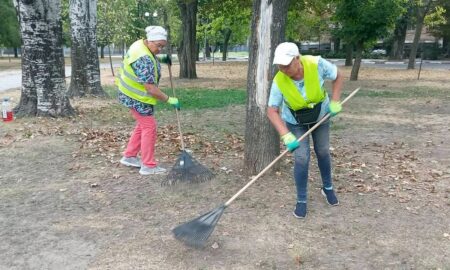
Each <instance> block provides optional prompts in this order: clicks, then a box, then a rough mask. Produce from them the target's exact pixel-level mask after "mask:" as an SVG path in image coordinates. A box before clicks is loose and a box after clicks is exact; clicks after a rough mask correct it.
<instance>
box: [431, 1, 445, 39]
mask: <svg viewBox="0 0 450 270" xmlns="http://www.w3.org/2000/svg"><path fill="white" fill-rule="evenodd" d="M438 4H439V5H438V6H437V7H436V8H435V12H432V13H430V14H429V15H427V16H426V17H425V24H426V25H427V26H428V29H429V30H430V32H432V33H433V35H435V36H437V37H445V38H447V39H450V2H449V1H448V0H440V1H439V3H438Z"/></svg>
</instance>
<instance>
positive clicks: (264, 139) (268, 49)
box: [244, 0, 289, 175]
mask: <svg viewBox="0 0 450 270" xmlns="http://www.w3.org/2000/svg"><path fill="white" fill-rule="evenodd" d="M288 2H289V1H288V0H278V1H271V0H255V1H254V2H253V15H252V34H251V39H250V55H249V65H248V74H247V76H248V77H247V78H248V80H247V107H246V126H245V156H244V166H245V171H246V172H247V173H248V174H251V175H253V174H256V173H257V172H260V171H261V170H262V169H263V168H265V167H266V166H267V164H269V163H270V162H271V161H272V160H273V159H274V158H275V157H276V156H277V155H278V154H279V153H280V139H279V136H278V133H277V132H276V130H275V128H273V126H272V124H271V123H270V121H269V120H268V118H267V116H266V111H267V102H268V99H269V94H270V87H271V83H272V79H273V76H274V73H275V66H274V65H272V62H273V53H274V51H275V48H276V46H277V45H278V44H279V43H280V42H283V41H284V33H285V25H286V19H287V10H288Z"/></svg>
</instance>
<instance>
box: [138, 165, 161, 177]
mask: <svg viewBox="0 0 450 270" xmlns="http://www.w3.org/2000/svg"><path fill="white" fill-rule="evenodd" d="M166 172H167V170H166V169H164V168H161V167H159V166H156V167H153V168H150V167H147V166H145V165H142V166H141V169H140V170H139V173H140V174H141V175H150V174H163V173H166Z"/></svg>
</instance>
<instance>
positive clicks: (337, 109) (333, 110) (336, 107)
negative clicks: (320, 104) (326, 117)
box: [328, 100, 342, 117]
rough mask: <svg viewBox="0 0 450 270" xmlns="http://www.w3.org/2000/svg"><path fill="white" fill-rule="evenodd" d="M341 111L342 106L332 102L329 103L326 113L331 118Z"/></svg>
mask: <svg viewBox="0 0 450 270" xmlns="http://www.w3.org/2000/svg"><path fill="white" fill-rule="evenodd" d="M341 111H342V105H341V103H340V102H338V101H334V100H332V101H330V104H329V105H328V112H329V113H330V115H331V116H332V117H333V116H335V115H337V114H338V113H340V112H341Z"/></svg>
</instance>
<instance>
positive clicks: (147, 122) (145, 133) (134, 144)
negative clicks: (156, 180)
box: [123, 109, 158, 167]
mask: <svg viewBox="0 0 450 270" xmlns="http://www.w3.org/2000/svg"><path fill="white" fill-rule="evenodd" d="M131 114H132V115H133V118H134V119H136V127H135V128H134V130H133V133H132V134H131V137H130V140H129V141H128V145H127V149H126V150H125V152H124V153H123V155H124V156H125V157H136V156H137V155H138V153H139V151H140V152H141V161H142V164H144V165H145V166H147V167H156V166H157V165H158V163H157V162H156V160H155V144H156V128H157V125H158V123H157V122H156V119H155V118H154V117H153V116H143V115H140V114H139V113H138V112H137V111H135V110H134V109H131Z"/></svg>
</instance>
